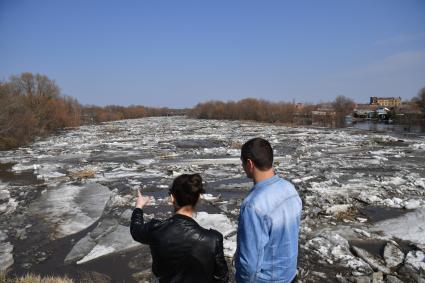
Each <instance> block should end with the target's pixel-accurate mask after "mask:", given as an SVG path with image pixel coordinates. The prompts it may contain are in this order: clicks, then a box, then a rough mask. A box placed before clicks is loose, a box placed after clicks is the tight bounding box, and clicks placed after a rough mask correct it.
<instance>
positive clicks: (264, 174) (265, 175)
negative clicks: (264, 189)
mask: <svg viewBox="0 0 425 283" xmlns="http://www.w3.org/2000/svg"><path fill="white" fill-rule="evenodd" d="M273 176H274V170H273V168H272V169H269V170H267V171H260V170H258V171H257V172H255V174H254V178H253V180H254V184H257V183H259V182H261V181H264V180H267V179H269V178H271V177H273Z"/></svg>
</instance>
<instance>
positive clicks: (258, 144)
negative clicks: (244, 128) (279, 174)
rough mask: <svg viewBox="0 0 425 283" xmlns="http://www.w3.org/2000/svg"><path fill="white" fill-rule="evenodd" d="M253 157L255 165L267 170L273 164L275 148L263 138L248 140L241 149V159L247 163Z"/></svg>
mask: <svg viewBox="0 0 425 283" xmlns="http://www.w3.org/2000/svg"><path fill="white" fill-rule="evenodd" d="M248 159H251V161H252V162H253V163H254V165H255V167H257V168H258V169H260V170H262V171H265V170H268V169H270V168H272V166H273V149H272V146H271V145H270V143H269V142H268V141H267V140H265V139H262V138H253V139H251V140H249V141H247V142H246V143H245V144H244V145H243V146H242V150H241V160H242V162H243V163H244V164H246V162H247V160H248Z"/></svg>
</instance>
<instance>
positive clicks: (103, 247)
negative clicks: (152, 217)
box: [77, 225, 140, 264]
mask: <svg viewBox="0 0 425 283" xmlns="http://www.w3.org/2000/svg"><path fill="white" fill-rule="evenodd" d="M139 245H140V243H138V242H136V241H134V240H133V238H132V237H131V234H130V229H129V228H128V227H126V226H123V225H118V227H117V228H116V229H115V230H114V231H113V232H112V233H109V234H107V235H105V236H104V237H102V238H100V239H99V240H98V242H97V244H96V246H95V247H94V248H93V249H92V250H91V251H90V252H89V253H88V254H87V255H86V256H85V257H84V258H82V259H81V260H79V261H77V264H81V263H85V262H88V261H91V260H93V259H96V258H98V257H101V256H105V255H108V254H112V253H117V252H121V251H127V250H130V249H132V248H134V247H137V246H139Z"/></svg>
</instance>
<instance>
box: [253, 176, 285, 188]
mask: <svg viewBox="0 0 425 283" xmlns="http://www.w3.org/2000/svg"><path fill="white" fill-rule="evenodd" d="M277 180H279V176H277V175H273V177H270V178H268V179H265V180H263V181H261V182H258V183H257V184H255V186H254V188H253V189H258V188H262V187H264V186H267V185H270V184H272V183H274V182H276V181H277Z"/></svg>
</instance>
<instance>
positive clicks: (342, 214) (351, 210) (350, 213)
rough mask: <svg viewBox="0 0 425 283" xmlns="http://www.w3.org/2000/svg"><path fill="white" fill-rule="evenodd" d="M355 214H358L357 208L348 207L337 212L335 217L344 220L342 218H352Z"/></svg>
mask: <svg viewBox="0 0 425 283" xmlns="http://www.w3.org/2000/svg"><path fill="white" fill-rule="evenodd" d="M357 215H358V211H357V208H355V207H350V208H349V209H347V210H346V211H342V212H340V213H338V214H337V215H336V219H338V220H341V221H342V220H344V219H347V220H354V219H355V218H356V216H357Z"/></svg>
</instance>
